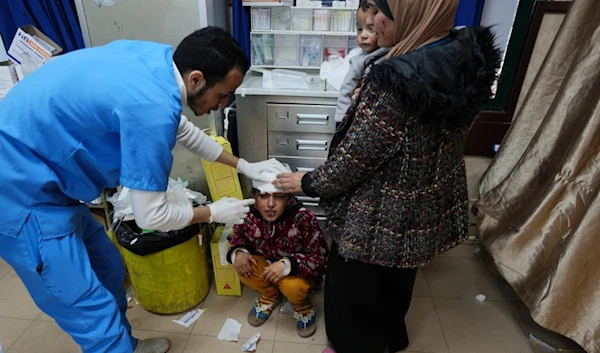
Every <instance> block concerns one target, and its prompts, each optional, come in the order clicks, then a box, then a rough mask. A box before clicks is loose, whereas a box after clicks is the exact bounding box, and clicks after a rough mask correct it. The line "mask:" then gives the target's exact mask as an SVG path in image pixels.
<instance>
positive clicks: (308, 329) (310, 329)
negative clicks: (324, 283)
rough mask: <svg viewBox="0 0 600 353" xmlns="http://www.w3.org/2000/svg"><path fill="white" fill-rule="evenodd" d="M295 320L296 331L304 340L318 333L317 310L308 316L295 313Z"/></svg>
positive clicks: (307, 314)
mask: <svg viewBox="0 0 600 353" xmlns="http://www.w3.org/2000/svg"><path fill="white" fill-rule="evenodd" d="M294 319H296V320H297V327H296V330H297V331H298V335H299V336H300V337H302V338H308V337H310V336H312V335H314V334H315V332H317V310H315V309H314V308H312V309H310V311H309V312H308V313H306V314H304V315H303V314H300V313H298V312H295V313H294Z"/></svg>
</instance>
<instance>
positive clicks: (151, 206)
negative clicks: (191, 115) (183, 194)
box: [130, 115, 223, 230]
mask: <svg viewBox="0 0 600 353" xmlns="http://www.w3.org/2000/svg"><path fill="white" fill-rule="evenodd" d="M177 143H179V144H180V145H182V146H183V147H185V148H187V149H188V150H190V151H191V152H193V153H196V154H198V155H200V157H202V158H204V159H205V160H207V161H209V162H214V161H215V160H217V158H219V156H220V155H221V153H222V152H223V147H221V145H219V144H218V143H217V142H216V141H215V140H213V139H212V138H210V137H209V136H208V135H207V134H205V133H204V132H203V131H202V130H200V129H199V128H198V127H197V126H196V125H194V124H193V123H191V122H190V121H189V120H188V119H187V117H185V116H184V115H182V116H181V121H180V122H179V128H178V129H177ZM130 197H131V207H132V209H133V215H134V217H135V222H136V223H137V225H138V226H139V227H140V228H142V229H151V230H177V229H182V228H185V227H186V226H188V225H189V224H190V222H191V221H192V218H193V217H194V211H193V208H192V206H191V205H189V206H188V205H185V206H182V205H176V204H172V203H169V201H168V200H167V193H166V192H164V191H143V190H130Z"/></svg>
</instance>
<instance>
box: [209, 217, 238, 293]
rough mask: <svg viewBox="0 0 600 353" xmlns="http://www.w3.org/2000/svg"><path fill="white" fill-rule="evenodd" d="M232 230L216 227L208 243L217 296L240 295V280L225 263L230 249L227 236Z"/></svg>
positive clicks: (229, 265) (231, 266) (233, 270)
mask: <svg viewBox="0 0 600 353" xmlns="http://www.w3.org/2000/svg"><path fill="white" fill-rule="evenodd" d="M232 230H233V229H232V228H231V227H228V228H227V229H225V227H224V226H220V227H217V229H216V230H215V234H214V235H213V237H212V240H211V242H210V252H211V254H212V260H213V270H214V272H215V288H216V289H217V294H218V295H227V296H238V297H239V296H241V295H242V284H241V282H240V278H239V276H238V274H237V272H236V270H235V268H233V265H231V264H229V263H228V262H227V251H229V247H230V245H229V242H228V241H227V236H228V235H229V234H230V232H231V231H232Z"/></svg>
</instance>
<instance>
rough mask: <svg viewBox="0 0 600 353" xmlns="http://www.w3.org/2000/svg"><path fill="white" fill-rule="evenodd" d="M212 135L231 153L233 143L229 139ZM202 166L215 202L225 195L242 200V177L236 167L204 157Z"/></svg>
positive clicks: (211, 196)
mask: <svg viewBox="0 0 600 353" xmlns="http://www.w3.org/2000/svg"><path fill="white" fill-rule="evenodd" d="M211 137H212V139H214V140H215V141H217V142H218V143H219V144H220V145H221V146H223V149H224V150H225V151H227V152H229V153H231V143H229V141H227V140H226V139H225V138H223V137H222V136H211ZM202 167H203V168H204V174H205V175H206V181H207V182H208V190H209V191H210V198H211V200H212V201H213V202H215V201H217V200H219V199H221V198H223V197H235V198H237V199H240V200H242V199H243V198H244V194H243V193H242V187H241V186H240V178H239V177H238V174H237V171H236V170H235V168H232V167H230V166H228V165H225V164H223V163H219V162H213V163H210V162H208V161H205V160H204V159H203V160H202Z"/></svg>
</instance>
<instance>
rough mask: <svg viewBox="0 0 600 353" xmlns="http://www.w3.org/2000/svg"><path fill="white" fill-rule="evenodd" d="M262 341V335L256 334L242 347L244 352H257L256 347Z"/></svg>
mask: <svg viewBox="0 0 600 353" xmlns="http://www.w3.org/2000/svg"><path fill="white" fill-rule="evenodd" d="M258 340H260V333H255V334H253V335H252V337H250V338H249V339H248V340H247V341H246V343H244V345H243V346H242V352H256V345H257V344H258Z"/></svg>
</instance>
